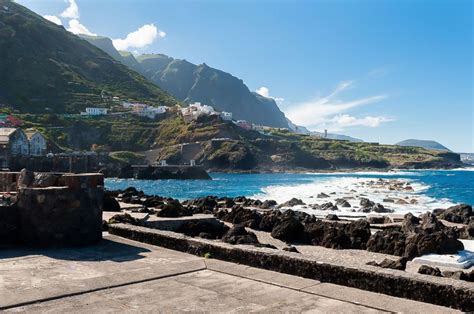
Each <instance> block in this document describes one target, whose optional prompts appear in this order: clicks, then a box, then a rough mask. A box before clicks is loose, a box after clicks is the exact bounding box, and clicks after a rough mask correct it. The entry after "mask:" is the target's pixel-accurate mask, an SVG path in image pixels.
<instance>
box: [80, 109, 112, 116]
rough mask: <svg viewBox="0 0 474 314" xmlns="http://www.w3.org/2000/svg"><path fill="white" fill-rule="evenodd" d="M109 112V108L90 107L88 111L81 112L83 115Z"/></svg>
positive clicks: (101, 114)
mask: <svg viewBox="0 0 474 314" xmlns="http://www.w3.org/2000/svg"><path fill="white" fill-rule="evenodd" d="M106 114H107V108H97V107H88V108H86V112H81V115H83V116H104V115H106Z"/></svg>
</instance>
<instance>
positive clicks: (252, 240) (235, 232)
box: [222, 225, 259, 245]
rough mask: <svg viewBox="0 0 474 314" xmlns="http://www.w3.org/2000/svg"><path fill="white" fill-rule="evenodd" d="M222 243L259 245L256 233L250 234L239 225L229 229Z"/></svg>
mask: <svg viewBox="0 0 474 314" xmlns="http://www.w3.org/2000/svg"><path fill="white" fill-rule="evenodd" d="M222 241H223V242H226V243H230V244H254V245H255V244H259V242H258V239H257V236H256V235H255V233H252V232H248V231H247V230H246V229H245V227H244V226H243V225H237V226H234V227H232V228H231V229H229V230H228V231H227V232H226V233H225V234H224V236H223V237H222Z"/></svg>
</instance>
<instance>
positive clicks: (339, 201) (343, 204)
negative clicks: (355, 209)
mask: <svg viewBox="0 0 474 314" xmlns="http://www.w3.org/2000/svg"><path fill="white" fill-rule="evenodd" d="M336 205H337V206H341V207H351V204H350V203H349V202H348V201H347V200H345V199H343V198H338V199H336Z"/></svg>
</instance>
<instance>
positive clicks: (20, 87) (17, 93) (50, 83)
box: [0, 0, 178, 113]
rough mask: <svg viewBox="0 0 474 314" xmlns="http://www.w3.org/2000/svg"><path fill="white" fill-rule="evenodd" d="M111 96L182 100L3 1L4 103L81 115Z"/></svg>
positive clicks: (0, 78)
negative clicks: (88, 108) (85, 110)
mask: <svg viewBox="0 0 474 314" xmlns="http://www.w3.org/2000/svg"><path fill="white" fill-rule="evenodd" d="M102 91H105V92H106V93H107V94H109V95H114V96H119V97H126V98H131V99H135V100H144V101H145V100H148V101H150V102H153V103H156V104H164V105H174V104H177V103H178V102H177V101H176V99H174V98H173V97H172V96H170V95H169V94H168V93H166V92H164V91H163V90H162V89H160V88H159V87H158V86H157V85H155V84H153V83H152V82H150V81H149V80H147V79H146V78H145V77H143V76H142V75H140V74H138V73H136V72H135V71H133V70H131V69H129V68H127V67H126V66H124V65H123V64H121V63H120V62H117V61H116V60H115V59H114V58H112V57H111V56H109V55H108V54H106V53H104V52H103V51H102V50H100V49H97V47H95V46H93V45H91V44H90V43H88V42H86V41H84V40H82V39H80V38H79V37H77V36H76V35H74V34H72V33H70V32H68V31H67V30H65V29H64V27H62V26H59V25H56V24H54V23H52V22H50V21H48V20H46V19H44V18H43V17H41V16H39V15H37V14H36V13H34V12H32V11H30V10H28V9H27V8H25V7H23V6H21V5H19V4H17V3H15V2H12V1H6V0H0V103H1V104H2V105H6V106H9V107H11V108H13V109H16V110H19V111H21V112H28V113H42V112H57V113H78V112H79V111H80V110H83V109H84V108H85V107H86V106H97V105H98V106H100V105H102V104H103V103H104V102H103V99H102V98H101V93H102Z"/></svg>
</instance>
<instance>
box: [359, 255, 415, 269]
mask: <svg viewBox="0 0 474 314" xmlns="http://www.w3.org/2000/svg"><path fill="white" fill-rule="evenodd" d="M407 262H408V259H407V258H406V257H401V258H399V259H397V260H395V261H394V260H391V259H388V258H386V259H384V260H383V261H382V262H380V263H377V262H375V261H372V262H368V263H367V265H372V266H377V267H382V268H390V269H397V270H405V268H406V266H407Z"/></svg>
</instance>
